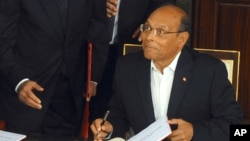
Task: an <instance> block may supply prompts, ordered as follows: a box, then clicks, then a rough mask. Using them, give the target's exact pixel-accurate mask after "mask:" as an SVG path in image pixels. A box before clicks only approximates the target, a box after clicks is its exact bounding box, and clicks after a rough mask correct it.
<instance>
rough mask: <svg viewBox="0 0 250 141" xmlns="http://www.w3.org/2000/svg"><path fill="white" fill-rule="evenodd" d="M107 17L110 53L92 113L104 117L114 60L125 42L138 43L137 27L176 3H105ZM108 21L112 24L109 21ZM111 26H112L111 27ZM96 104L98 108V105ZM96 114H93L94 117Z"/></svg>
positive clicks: (157, 0) (167, 0)
mask: <svg viewBox="0 0 250 141" xmlns="http://www.w3.org/2000/svg"><path fill="white" fill-rule="evenodd" d="M106 1H107V5H105V7H106V6H107V17H108V21H110V22H108V24H109V26H108V28H107V29H110V31H108V33H110V34H107V35H108V37H107V36H105V37H102V38H106V37H107V38H108V39H107V40H108V42H109V46H107V47H108V48H109V53H108V60H107V63H106V67H105V70H104V75H103V80H102V81H101V83H98V86H99V87H98V89H97V96H96V97H95V98H94V99H93V101H94V102H95V104H94V106H95V109H96V110H95V113H97V116H100V115H103V114H104V112H105V111H106V106H107V103H108V101H109V100H110V98H111V96H112V93H113V92H112V84H113V76H114V71H115V65H116V61H117V58H118V57H119V56H121V55H122V50H123V44H124V43H138V38H137V36H136V35H137V34H139V27H140V24H141V23H144V22H145V20H146V18H147V17H148V15H149V14H150V13H151V12H152V10H154V9H155V8H156V7H158V6H159V5H162V4H164V3H172V4H174V3H175V0H106ZM111 19H113V20H112V22H111ZM112 24H113V26H111V25H112ZM98 105H99V106H98ZM95 116H96V115H94V117H95Z"/></svg>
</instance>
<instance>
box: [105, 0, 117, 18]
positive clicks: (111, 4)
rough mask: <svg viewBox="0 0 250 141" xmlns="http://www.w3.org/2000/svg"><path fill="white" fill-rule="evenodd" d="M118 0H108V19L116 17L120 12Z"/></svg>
mask: <svg viewBox="0 0 250 141" xmlns="http://www.w3.org/2000/svg"><path fill="white" fill-rule="evenodd" d="M117 3H118V2H117V0H106V6H107V17H109V18H110V17H112V16H115V15H116V14H117V12H118V9H117Z"/></svg>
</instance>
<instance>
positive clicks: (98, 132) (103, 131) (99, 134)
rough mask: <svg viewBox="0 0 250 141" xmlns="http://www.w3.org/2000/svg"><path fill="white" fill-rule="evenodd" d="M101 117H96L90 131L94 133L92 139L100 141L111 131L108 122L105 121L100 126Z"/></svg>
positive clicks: (111, 127) (111, 128)
mask: <svg viewBox="0 0 250 141" xmlns="http://www.w3.org/2000/svg"><path fill="white" fill-rule="evenodd" d="M102 121H103V119H101V118H98V119H96V120H95V121H94V122H93V123H92V124H91V125H90V128H91V131H92V133H93V135H94V141H102V140H103V138H105V137H106V136H107V135H109V134H110V133H111V132H112V131H113V126H112V125H111V124H110V122H108V121H105V122H104V124H103V125H102V126H101V123H102Z"/></svg>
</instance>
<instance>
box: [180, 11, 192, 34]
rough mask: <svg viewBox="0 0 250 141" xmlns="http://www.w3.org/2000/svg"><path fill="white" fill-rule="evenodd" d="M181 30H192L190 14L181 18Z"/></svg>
mask: <svg viewBox="0 0 250 141" xmlns="http://www.w3.org/2000/svg"><path fill="white" fill-rule="evenodd" d="M179 31H187V32H188V33H190V32H191V19H190V17H189V16H188V15H185V16H183V17H182V18H181V24H180V27H179Z"/></svg>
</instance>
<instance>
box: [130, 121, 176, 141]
mask: <svg viewBox="0 0 250 141" xmlns="http://www.w3.org/2000/svg"><path fill="white" fill-rule="evenodd" d="M167 122H168V119H167V117H161V118H159V119H158V120H156V121H155V122H153V123H152V124H150V125H149V126H148V127H147V128H145V129H144V130H142V131H141V132H139V133H138V134H136V135H134V136H133V137H131V138H130V139H128V141H161V140H163V139H164V138H166V137H167V136H168V135H170V134H171V132H172V131H171V128H170V125H169V124H168V123H167Z"/></svg>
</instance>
